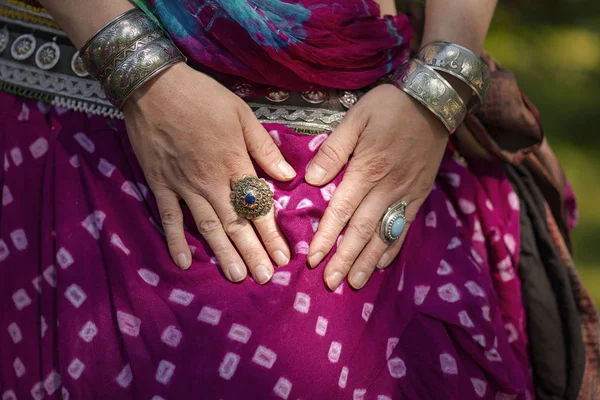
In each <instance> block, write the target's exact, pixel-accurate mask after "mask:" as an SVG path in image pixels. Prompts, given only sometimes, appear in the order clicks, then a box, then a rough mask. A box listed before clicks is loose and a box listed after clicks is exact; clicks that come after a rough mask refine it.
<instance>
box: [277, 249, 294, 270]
mask: <svg viewBox="0 0 600 400" xmlns="http://www.w3.org/2000/svg"><path fill="white" fill-rule="evenodd" d="M273 260H275V263H276V264H277V265H279V266H280V267H283V266H284V265H287V264H288V263H289V262H290V259H289V257H288V256H286V255H285V254H284V253H283V251H281V250H275V251H274V252H273Z"/></svg>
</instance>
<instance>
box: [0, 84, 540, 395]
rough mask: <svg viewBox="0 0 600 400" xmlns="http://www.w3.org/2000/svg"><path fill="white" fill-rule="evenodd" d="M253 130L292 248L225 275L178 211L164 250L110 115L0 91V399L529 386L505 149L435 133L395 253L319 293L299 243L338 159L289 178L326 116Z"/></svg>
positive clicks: (309, 230)
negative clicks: (257, 276)
mask: <svg viewBox="0 0 600 400" xmlns="http://www.w3.org/2000/svg"><path fill="white" fill-rule="evenodd" d="M266 128H267V130H269V131H270V132H271V135H272V136H273V138H274V139H275V141H276V142H277V144H278V145H279V146H280V147H281V150H282V151H283V153H284V155H285V156H286V157H287V159H288V160H289V161H290V162H291V164H292V165H293V166H294V168H295V169H296V170H297V171H298V172H299V174H298V176H297V177H296V179H295V180H294V181H293V182H292V183H291V184H285V185H281V184H279V183H278V182H272V183H273V186H274V191H275V199H276V204H275V207H276V210H277V218H278V221H279V224H280V226H281V229H282V231H283V233H284V235H285V236H286V238H287V239H288V241H289V243H290V246H291V248H292V249H293V258H292V261H291V262H290V264H289V265H288V266H286V267H283V268H279V269H277V270H276V273H275V275H274V276H273V278H272V280H271V282H269V283H268V284H267V285H265V286H260V285H258V284H256V283H255V282H253V281H252V280H251V279H246V281H244V282H243V283H241V284H232V283H230V282H228V281H226V280H225V278H224V277H223V276H222V275H221V273H220V272H219V268H218V266H217V265H216V262H215V258H214V257H213V254H212V253H211V251H210V249H209V248H208V247H207V246H206V244H205V243H204V241H203V240H202V239H201V238H200V236H199V235H198V234H197V232H196V231H195V230H194V229H192V228H190V229H189V231H188V233H187V238H188V240H189V243H190V246H191V247H192V252H193V255H194V256H193V258H194V261H193V264H192V267H191V269H190V270H188V271H182V270H179V269H178V268H177V267H176V266H175V265H174V264H173V263H172V261H171V260H170V257H169V253H168V251H167V246H166V243H165V238H164V236H163V235H162V233H161V228H160V220H159V217H158V213H157V208H156V203H155V201H154V198H153V196H152V193H151V192H149V190H148V188H147V185H146V184H145V182H144V177H143V174H142V171H141V169H140V167H139V165H138V163H137V161H136V159H135V157H134V154H133V152H132V150H131V147H130V144H129V142H128V139H127V135H126V133H125V130H124V125H123V124H122V122H113V121H109V120H107V119H104V118H102V117H97V116H86V115H84V114H80V113H77V112H72V111H66V110H63V109H59V108H54V107H53V108H49V107H48V106H46V105H44V104H42V103H37V102H35V101H29V100H23V99H20V98H17V97H14V96H10V95H7V94H3V93H0V155H4V167H3V168H2V172H1V174H0V177H1V180H0V183H1V184H2V208H1V209H0V301H1V304H2V308H1V311H0V395H1V396H2V397H1V398H2V400H14V399H19V400H22V399H31V398H33V399H41V398H44V399H59V398H62V399H143V400H178V399H215V400H218V399H223V400H233V399H271V398H273V399H294V400H296V399H304V400H307V399H368V400H371V399H373V400H384V399H444V400H445V399H460V400H464V399H479V398H482V399H530V398H533V395H532V393H533V390H532V383H531V377H530V371H529V369H530V366H529V361H528V355H527V337H526V333H525V319H524V311H523V307H522V302H521V295H520V282H519V279H518V276H517V273H516V267H517V262H518V254H519V251H518V250H519V200H518V198H517V196H516V195H515V193H514V192H513V191H512V189H511V186H510V184H509V182H508V181H507V179H506V177H505V175H504V173H503V169H502V166H500V165H495V164H490V163H486V162H471V163H469V164H468V165H465V164H464V163H463V162H461V161H460V160H459V159H458V158H456V157H454V156H453V151H452V149H451V148H450V147H449V148H448V151H447V153H446V155H445V157H444V160H443V162H442V166H441V169H440V172H439V175H438V178H437V180H436V183H435V187H434V189H433V191H432V193H431V195H430V196H429V198H428V199H427V201H426V202H425V204H424V205H423V207H422V208H421V210H420V212H419V214H418V216H417V218H416V221H415V222H414V223H413V225H412V227H411V229H410V233H409V234H408V237H407V239H406V242H405V243H404V247H403V250H402V252H401V253H400V255H399V256H398V258H397V259H396V261H395V262H393V263H392V265H391V266H390V267H389V268H388V269H387V270H384V271H377V272H376V273H375V274H374V275H373V276H372V278H371V280H370V281H369V282H368V284H367V285H366V287H365V288H364V289H363V290H361V291H354V290H352V289H350V287H349V286H347V285H346V284H345V283H344V284H343V285H342V286H341V287H340V288H339V289H338V290H336V291H335V292H330V291H328V290H327V289H326V288H325V285H324V283H323V278H322V276H323V275H322V269H321V268H319V269H318V270H309V269H308V268H307V266H306V253H307V250H308V243H309V242H310V240H311V237H312V235H313V234H314V232H315V229H316V227H317V224H318V222H319V219H320V217H321V216H322V214H323V211H324V210H325V207H326V205H327V202H328V201H329V199H330V198H331V195H332V192H333V191H334V190H335V187H336V185H337V184H338V183H339V182H340V180H341V178H342V176H341V175H340V176H338V177H337V178H336V179H335V180H334V181H333V183H331V184H329V185H327V186H325V187H323V188H314V187H311V186H309V185H307V184H306V183H305V182H304V181H303V173H304V169H305V166H306V164H307V162H308V161H309V160H310V159H311V157H312V156H313V154H314V153H315V151H316V150H317V149H318V147H319V145H320V144H321V143H322V142H323V141H324V140H325V138H326V135H325V134H323V135H318V136H306V135H301V134H298V133H296V132H294V131H293V130H291V129H289V128H287V127H285V126H283V125H267V126H266ZM259 173H260V174H261V175H264V174H263V173H262V172H259ZM187 223H188V226H189V227H193V221H192V220H191V219H189V218H188V221H187ZM61 396H62V397H61Z"/></svg>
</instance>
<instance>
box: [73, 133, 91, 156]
mask: <svg viewBox="0 0 600 400" xmlns="http://www.w3.org/2000/svg"><path fill="white" fill-rule="evenodd" d="M73 137H74V138H75V140H76V141H77V143H79V145H80V146H81V147H83V148H84V149H85V150H86V151H87V152H88V153H93V152H94V151H96V145H95V144H94V142H93V141H92V139H90V138H89V137H88V136H87V135H86V134H85V133H83V132H78V133H76V134H74V135H73Z"/></svg>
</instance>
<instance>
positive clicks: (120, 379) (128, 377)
mask: <svg viewBox="0 0 600 400" xmlns="http://www.w3.org/2000/svg"><path fill="white" fill-rule="evenodd" d="M132 380H133V372H132V371H131V365H129V364H127V365H126V366H125V367H123V369H122V370H121V372H119V375H117V379H116V381H117V383H118V384H119V386H121V387H123V388H126V387H128V386H129V384H131V381H132Z"/></svg>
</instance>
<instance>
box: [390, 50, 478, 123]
mask: <svg viewBox="0 0 600 400" xmlns="http://www.w3.org/2000/svg"><path fill="white" fill-rule="evenodd" d="M392 83H393V84H395V85H396V86H398V87H399V88H400V89H402V90H403V91H405V92H406V93H407V94H409V95H410V96H411V97H413V98H415V99H416V100H418V101H419V102H420V103H421V104H423V105H424V106H425V107H427V108H428V109H429V110H430V111H431V112H432V113H433V114H434V115H435V116H436V117H438V118H439V119H440V121H442V123H443V124H444V126H445V127H446V128H447V129H448V131H449V132H450V133H454V131H455V130H456V128H458V126H459V125H460V124H461V123H462V122H463V120H464V119H465V116H466V115H467V108H466V107H465V104H464V102H463V100H462V99H461V98H460V96H459V95H458V93H457V92H456V90H454V88H453V87H452V86H451V85H450V84H449V83H448V82H447V81H446V80H445V79H444V78H443V77H442V76H441V75H440V74H439V73H437V72H436V71H434V70H433V69H431V68H430V67H428V66H427V65H425V64H423V62H422V61H420V60H418V59H412V60H410V61H408V62H407V63H406V64H404V65H403V66H402V67H400V68H399V69H398V70H396V72H395V73H394V75H393V76H392Z"/></svg>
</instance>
